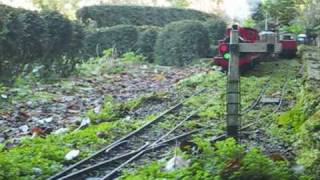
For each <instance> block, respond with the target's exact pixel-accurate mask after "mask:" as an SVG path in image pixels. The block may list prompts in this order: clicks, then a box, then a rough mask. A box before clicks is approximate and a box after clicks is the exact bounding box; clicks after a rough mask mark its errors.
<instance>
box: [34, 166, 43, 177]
mask: <svg viewBox="0 0 320 180" xmlns="http://www.w3.org/2000/svg"><path fill="white" fill-rule="evenodd" d="M32 172H33V173H34V174H35V175H36V176H40V175H41V174H42V169H40V168H35V167H34V168H32Z"/></svg>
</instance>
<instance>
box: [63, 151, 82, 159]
mask: <svg viewBox="0 0 320 180" xmlns="http://www.w3.org/2000/svg"><path fill="white" fill-rule="evenodd" d="M79 154H80V150H75V149H74V150H71V151H70V152H68V154H66V155H65V157H64V159H65V160H67V161H71V160H73V159H74V158H76V157H78V156H79Z"/></svg>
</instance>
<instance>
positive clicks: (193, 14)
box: [76, 5, 215, 27]
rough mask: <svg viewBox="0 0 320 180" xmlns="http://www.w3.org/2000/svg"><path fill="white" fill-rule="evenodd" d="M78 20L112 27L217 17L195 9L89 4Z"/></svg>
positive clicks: (163, 24) (79, 14)
mask: <svg viewBox="0 0 320 180" xmlns="http://www.w3.org/2000/svg"><path fill="white" fill-rule="evenodd" d="M76 14H77V18H78V20H80V21H82V22H84V23H85V24H89V23H90V21H92V20H93V21H96V23H97V25H98V27H110V26H115V25H120V24H127V25H128V24H129V25H136V26H143V25H150V26H165V25H167V24H169V23H171V22H174V21H181V20H199V21H205V20H206V19H208V18H212V17H215V16H214V15H209V14H206V13H202V12H200V11H195V10H186V9H178V8H161V7H148V6H110V5H104V6H89V7H83V8H81V9H79V10H78V11H77V13H76Z"/></svg>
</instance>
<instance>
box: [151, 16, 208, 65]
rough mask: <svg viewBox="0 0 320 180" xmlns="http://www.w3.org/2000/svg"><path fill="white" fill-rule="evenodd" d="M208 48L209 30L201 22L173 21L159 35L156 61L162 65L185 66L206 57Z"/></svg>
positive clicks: (156, 46)
mask: <svg viewBox="0 0 320 180" xmlns="http://www.w3.org/2000/svg"><path fill="white" fill-rule="evenodd" d="M208 49H209V39H208V31H207V29H206V28H205V27H204V26H203V25H202V24H201V22H199V21H190V20H186V21H179V22H173V23H171V24H169V25H168V26H166V27H165V28H164V30H163V31H162V32H161V33H160V34H159V36H158V39H157V41H156V45H155V62H156V63H157V64H160V65H176V66H184V65H186V64H189V63H191V61H192V60H193V59H196V58H201V57H206V56H207V54H208Z"/></svg>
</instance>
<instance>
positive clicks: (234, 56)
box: [226, 25, 240, 140]
mask: <svg viewBox="0 0 320 180" xmlns="http://www.w3.org/2000/svg"><path fill="white" fill-rule="evenodd" d="M230 53H231V58H230V61H229V71H228V82H227V99H226V100H227V135H228V136H229V137H233V138H235V139H236V140H238V139H239V137H238V136H239V126H240V112H239V111H240V75H239V32H238V26H237V25H233V26H232V30H231V35H230Z"/></svg>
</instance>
